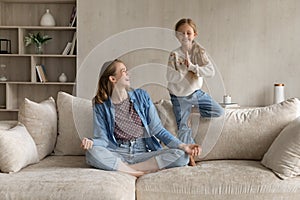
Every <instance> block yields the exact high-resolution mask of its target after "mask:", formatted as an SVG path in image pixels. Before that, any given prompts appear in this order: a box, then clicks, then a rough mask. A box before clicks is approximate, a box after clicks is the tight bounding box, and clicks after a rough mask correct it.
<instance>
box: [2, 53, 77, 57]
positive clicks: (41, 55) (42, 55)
mask: <svg viewBox="0 0 300 200" xmlns="http://www.w3.org/2000/svg"><path fill="white" fill-rule="evenodd" d="M0 56H1V57H40V58H47V57H48V58H76V55H61V54H0Z"/></svg>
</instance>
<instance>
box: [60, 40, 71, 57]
mask: <svg viewBox="0 0 300 200" xmlns="http://www.w3.org/2000/svg"><path fill="white" fill-rule="evenodd" d="M71 47H72V42H67V44H66V46H65V48H64V50H63V52H62V55H68V54H69V52H70V50H71Z"/></svg>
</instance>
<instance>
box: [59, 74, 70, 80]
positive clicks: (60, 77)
mask: <svg viewBox="0 0 300 200" xmlns="http://www.w3.org/2000/svg"><path fill="white" fill-rule="evenodd" d="M58 80H59V82H67V80H68V78H67V76H66V75H65V73H61V75H60V76H59V77H58Z"/></svg>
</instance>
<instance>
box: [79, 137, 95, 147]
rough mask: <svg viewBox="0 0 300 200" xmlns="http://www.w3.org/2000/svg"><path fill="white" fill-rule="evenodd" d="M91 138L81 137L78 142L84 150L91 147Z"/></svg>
mask: <svg viewBox="0 0 300 200" xmlns="http://www.w3.org/2000/svg"><path fill="white" fill-rule="evenodd" d="M93 144H94V142H93V140H90V139H88V138H83V139H82V141H81V144H80V147H81V148H83V149H84V150H88V149H91V148H93Z"/></svg>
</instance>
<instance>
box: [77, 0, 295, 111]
mask: <svg viewBox="0 0 300 200" xmlns="http://www.w3.org/2000/svg"><path fill="white" fill-rule="evenodd" d="M78 11H79V13H78V44H79V45H78V52H79V56H78V66H79V70H78V72H79V73H89V72H91V71H93V70H95V67H94V68H93V67H91V66H92V65H95V66H97V67H98V68H99V66H101V64H102V63H103V62H104V60H101V59H103V58H102V57H101V55H104V54H105V52H103V54H102V53H101V51H100V52H98V53H99V57H98V59H97V58H94V59H91V62H90V63H89V64H88V67H91V70H86V69H83V68H86V67H87V66H86V65H81V64H83V63H86V60H88V59H89V58H88V55H90V53H91V50H93V48H95V47H96V46H97V45H99V44H101V42H103V41H104V40H105V39H107V38H110V37H112V36H114V35H115V34H119V33H120V32H122V31H126V30H131V29H133V28H142V27H162V28H169V29H173V27H174V24H175V23H176V21H177V20H178V19H180V18H182V17H190V18H192V19H193V20H194V21H195V22H196V24H197V25H198V33H199V37H198V41H200V43H201V44H202V45H203V46H204V47H205V48H206V49H207V51H208V53H209V54H210V55H211V57H212V58H213V60H214V62H215V63H216V65H217V68H218V70H219V72H220V74H221V78H222V79H223V81H224V87H225V89H226V91H224V93H225V92H226V93H228V94H231V96H232V99H233V101H236V102H238V103H240V104H241V105H247V106H254V105H269V104H271V103H272V99H273V98H272V97H273V84H274V83H275V82H283V83H285V85H286V87H285V92H286V97H287V98H289V97H300V81H299V80H298V79H299V78H298V77H299V74H300V66H299V64H300V48H299V47H300V36H299V35H300V1H299V0H189V1H187V0H186V1H182V0H151V1H150V0H122V1H121V0H101V1H99V0H84V1H83V0H78ZM137 37H141V36H140V35H137ZM148 38H149V37H147V36H146V37H145V40H147V39H148ZM157 38H158V40H159V36H157ZM106 42H107V41H106ZM118 44H119V45H120V48H122V45H127V44H126V41H124V42H119V43H118ZM114 45H115V44H114ZM114 45H112V46H114ZM176 45H177V44H176ZM176 45H175V46H176ZM171 46H172V45H171ZM106 48H107V49H109V48H110V47H109V46H107V47H106ZM112 48H116V47H115V46H114V47H112ZM117 50H118V49H115V50H113V51H117ZM121 58H122V59H123V60H124V61H125V62H126V64H127V66H128V68H130V69H134V68H135V67H137V66H139V67H140V68H139V69H141V66H140V65H142V64H147V63H161V64H163V65H165V64H166V62H167V58H168V52H167V51H166V50H155V49H151V48H148V49H146V48H143V49H140V50H136V49H134V50H133V51H130V52H127V53H125V54H124V55H122V56H121ZM84 59H86V60H84ZM148 65H149V64H148ZM80 66H81V68H80ZM82 66H83V67H82ZM153 66H154V65H153ZM148 67H149V66H148ZM153 68H154V67H153ZM157 69H160V68H157ZM147 70H148V68H147V67H145V74H141V73H136V74H138V75H139V76H138V77H137V76H135V77H132V79H134V80H135V81H143V80H144V79H145V77H147V79H149V78H150V79H152V78H153V80H156V79H157V77H160V78H161V77H163V76H162V75H161V73H164V71H162V72H160V71H154V72H153V71H152V72H151V70H150V72H148V71H147ZM97 73H98V71H97V72H96V74H97ZM94 74H95V73H94ZM90 79H91V80H94V81H86V80H84V79H79V80H78V88H79V89H78V95H79V96H85V97H88V98H90V96H91V92H90V91H88V90H91V89H90V88H93V89H94V88H95V87H96V84H95V82H96V79H97V75H91V77H90ZM212 81H214V79H212V80H210V81H208V83H207V85H208V88H210V89H214V87H210V85H209V84H211V83H212ZM216 81H219V80H218V79H216ZM143 88H145V89H147V90H148V91H149V92H150V94H151V96H152V98H153V100H158V99H160V98H168V93H167V91H166V89H165V87H164V85H161V84H160V85H159V84H155V81H154V82H153V84H145V85H143ZM222 95H223V93H222V92H218V93H217V94H213V97H214V98H215V99H217V100H218V101H220V100H221V99H222Z"/></svg>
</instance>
